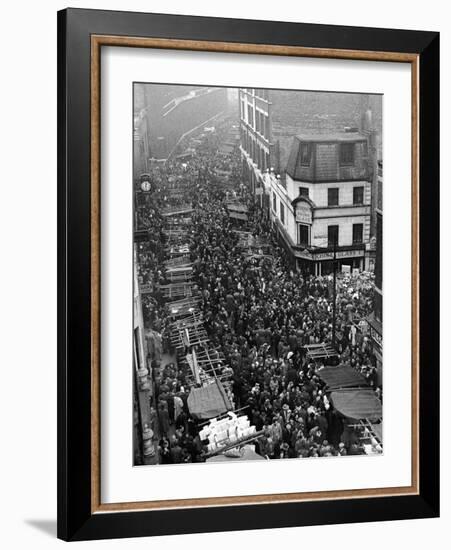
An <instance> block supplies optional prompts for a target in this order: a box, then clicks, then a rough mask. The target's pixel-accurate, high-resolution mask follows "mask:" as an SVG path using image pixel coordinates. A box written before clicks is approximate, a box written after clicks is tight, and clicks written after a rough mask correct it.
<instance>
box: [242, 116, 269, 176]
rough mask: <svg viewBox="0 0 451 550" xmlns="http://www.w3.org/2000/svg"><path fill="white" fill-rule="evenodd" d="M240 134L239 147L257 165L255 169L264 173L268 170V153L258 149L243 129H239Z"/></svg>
mask: <svg viewBox="0 0 451 550" xmlns="http://www.w3.org/2000/svg"><path fill="white" fill-rule="evenodd" d="M240 133H241V145H242V147H243V149H244V150H245V151H246V153H247V154H248V155H249V156H250V157H251V159H252V160H253V162H255V163H256V164H257V167H258V168H259V169H260V170H262V171H264V170H266V169H269V167H270V162H269V153H268V152H266V151H265V149H263V147H260V146H259V145H258V143H257V142H256V141H255V139H252V138H251V136H250V134H249V132H247V131H246V130H245V129H244V128H243V127H241V129H240Z"/></svg>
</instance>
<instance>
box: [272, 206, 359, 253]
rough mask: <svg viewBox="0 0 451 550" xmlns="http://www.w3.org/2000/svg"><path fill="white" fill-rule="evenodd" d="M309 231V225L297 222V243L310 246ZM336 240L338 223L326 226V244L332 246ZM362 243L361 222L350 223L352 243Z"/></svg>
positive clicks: (337, 238) (337, 237)
mask: <svg viewBox="0 0 451 550" xmlns="http://www.w3.org/2000/svg"><path fill="white" fill-rule="evenodd" d="M281 206H282V204H281ZM281 212H282V210H281ZM284 216H285V213H284ZM281 219H282V217H281ZM309 233H310V226H308V225H305V224H299V229H298V244H299V245H300V246H310V234H309ZM338 242H339V226H338V225H329V226H327V245H328V246H329V247H333V246H334V245H338ZM362 243H363V223H353V224H352V244H362Z"/></svg>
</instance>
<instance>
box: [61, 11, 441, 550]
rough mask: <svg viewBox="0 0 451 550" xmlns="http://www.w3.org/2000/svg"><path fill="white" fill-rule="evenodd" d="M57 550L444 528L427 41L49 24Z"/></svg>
mask: <svg viewBox="0 0 451 550" xmlns="http://www.w3.org/2000/svg"><path fill="white" fill-rule="evenodd" d="M58 71H59V80H58V87H59V90H58V91H59V104H58V148H59V149H58V163H59V165H58V179H59V182H58V185H59V191H58V193H59V195H58V201H59V219H58V239H59V257H58V262H59V288H58V291H59V324H58V326H59V335H58V341H59V367H58V399H59V410H58V435H59V443H58V468H59V471H58V480H59V489H58V536H59V537H60V538H62V539H65V540H86V539H97V538H113V537H130V536H148V535H162V534H171V533H174V534H175V533H193V532H206V531H220V530H237V529H256V528H272V527H285V526H300V525H313V524H328V523H340V522H341V523H345V522H361V521H376V520H388V519H404V518H405V519H407V518H425V517H434V516H437V515H438V513H439V437H438V434H439V419H438V411H439V402H438V400H439V392H438V384H439V364H438V310H439V306H438V304H439V296H438V242H439V240H438V239H439V234H438V203H439V186H438V155H439V147H438V143H439V107H438V94H439V91H438V90H439V87H438V78H439V36H438V33H432V32H422V31H421V32H420V31H405V30H387V29H374V28H354V27H334V26H325V25H311V24H300V23H280V22H277V23H276V22H269V21H247V20H237V19H215V18H204V17H191V16H172V15H156V14H145V13H129V12H123V13H122V12H109V11H97V10H79V9H68V10H64V11H62V12H59V14H58Z"/></svg>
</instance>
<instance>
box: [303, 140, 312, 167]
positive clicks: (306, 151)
mask: <svg viewBox="0 0 451 550" xmlns="http://www.w3.org/2000/svg"><path fill="white" fill-rule="evenodd" d="M311 158H312V146H311V144H310V143H301V166H310V161H311Z"/></svg>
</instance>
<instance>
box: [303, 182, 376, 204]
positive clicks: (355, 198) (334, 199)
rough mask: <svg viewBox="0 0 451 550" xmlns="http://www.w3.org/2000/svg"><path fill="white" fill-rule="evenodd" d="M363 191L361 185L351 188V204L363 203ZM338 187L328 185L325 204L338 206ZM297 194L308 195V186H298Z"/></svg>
mask: <svg viewBox="0 0 451 550" xmlns="http://www.w3.org/2000/svg"><path fill="white" fill-rule="evenodd" d="M364 191H365V188H364V187H363V186H358V187H354V188H353V190H352V204H354V205H359V204H363V201H364ZM339 195H340V189H339V188H338V187H329V189H328V190H327V206H339V205H340V200H339ZM299 196H300V197H308V196H309V188H308V187H299Z"/></svg>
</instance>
